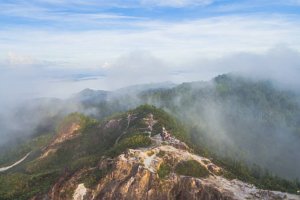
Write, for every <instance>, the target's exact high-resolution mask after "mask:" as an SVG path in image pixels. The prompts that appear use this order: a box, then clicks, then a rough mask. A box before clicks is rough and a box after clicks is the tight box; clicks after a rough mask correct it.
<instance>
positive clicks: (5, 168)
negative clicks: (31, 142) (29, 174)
mask: <svg viewBox="0 0 300 200" xmlns="http://www.w3.org/2000/svg"><path fill="white" fill-rule="evenodd" d="M30 153H31V152H29V153H27V154H26V155H25V156H24V157H23V158H21V159H20V160H18V161H17V162H15V163H14V164H12V165H10V166H7V167H1V168H0V172H5V171H7V170H9V169H11V168H13V167H14V166H17V165H18V164H20V163H21V162H23V161H24V160H25V159H26V158H27V157H28V156H29V155H30Z"/></svg>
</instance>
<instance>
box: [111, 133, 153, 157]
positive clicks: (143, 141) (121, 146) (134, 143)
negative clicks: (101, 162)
mask: <svg viewBox="0 0 300 200" xmlns="http://www.w3.org/2000/svg"><path fill="white" fill-rule="evenodd" d="M150 145H151V139H150V138H149V137H147V136H144V135H133V136H131V137H128V138H125V139H123V140H121V141H120V143H118V144H117V145H116V146H115V147H113V148H112V149H110V150H109V151H108V153H107V155H108V156H111V157H115V156H117V155H119V154H121V153H122V152H124V151H125V150H126V149H136V148H140V147H148V146H150Z"/></svg>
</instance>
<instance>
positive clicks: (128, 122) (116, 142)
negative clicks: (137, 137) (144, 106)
mask: <svg viewBox="0 0 300 200" xmlns="http://www.w3.org/2000/svg"><path fill="white" fill-rule="evenodd" d="M131 116H132V115H131V114H128V115H127V126H126V128H125V131H124V132H123V133H122V134H121V135H120V136H119V137H118V138H117V139H116V141H115V145H116V144H118V143H119V140H120V139H121V137H122V136H123V135H125V134H126V133H127V130H128V128H129V125H130V121H131Z"/></svg>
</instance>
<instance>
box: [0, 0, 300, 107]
mask: <svg viewBox="0 0 300 200" xmlns="http://www.w3.org/2000/svg"><path fill="white" fill-rule="evenodd" d="M299 51H300V1H299V0H127V1H125V0H109V1H108V0H107V1H104V0H14V1H13V0H0V81H1V82H0V97H1V101H6V102H11V101H15V100H16V99H20V97H26V98H27V97H28V98H31V97H41V96H47V97H61V98H65V97H68V96H69V95H71V94H72V93H75V92H78V91H80V90H82V89H84V88H92V89H104V90H114V89H117V88H120V87H124V86H128V85H135V84H143V83H155V82H165V81H170V82H174V83H181V82H188V81H197V80H209V79H211V78H213V77H214V76H216V75H218V74H222V73H230V72H242V73H244V74H250V75H251V76H255V77H263V78H275V79H277V80H280V81H282V82H285V83H287V82H288V83H293V86H294V87H297V86H299V84H298V83H299V82H298V81H297V80H298V77H297V74H299V73H300V69H299V66H300V53H299ZM299 88H300V87H299Z"/></svg>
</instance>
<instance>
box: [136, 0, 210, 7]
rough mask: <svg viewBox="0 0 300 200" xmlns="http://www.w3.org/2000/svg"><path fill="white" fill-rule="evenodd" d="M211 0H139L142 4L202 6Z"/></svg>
mask: <svg viewBox="0 0 300 200" xmlns="http://www.w3.org/2000/svg"><path fill="white" fill-rule="evenodd" d="M212 2H213V0H141V4H142V5H150V6H166V7H186V6H204V5H209V4H211V3H212Z"/></svg>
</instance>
